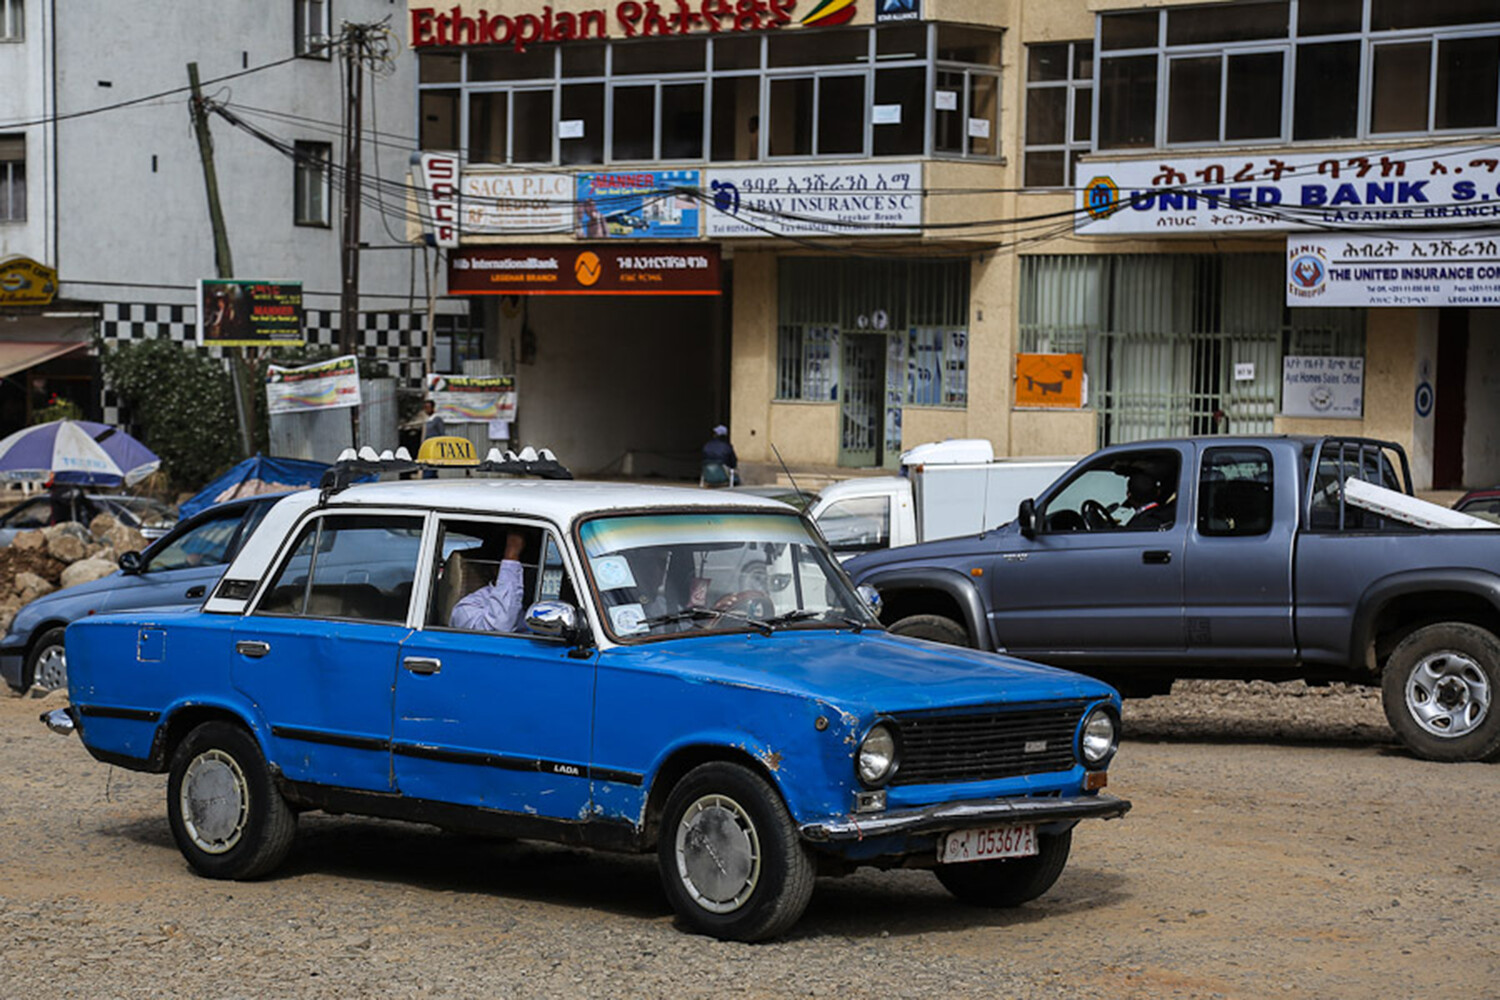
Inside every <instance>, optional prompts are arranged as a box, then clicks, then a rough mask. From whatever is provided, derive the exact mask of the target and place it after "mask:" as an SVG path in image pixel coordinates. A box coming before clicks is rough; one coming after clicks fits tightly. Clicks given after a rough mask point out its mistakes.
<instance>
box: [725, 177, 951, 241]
mask: <svg viewBox="0 0 1500 1000" xmlns="http://www.w3.org/2000/svg"><path fill="white" fill-rule="evenodd" d="M706 178H707V184H706V185H705V188H704V193H705V194H706V195H708V196H709V197H710V198H711V199H712V200H713V207H712V208H711V209H709V212H708V231H707V233H706V234H705V235H707V236H709V237H711V238H723V237H731V236H851V235H859V234H873V235H887V236H888V235H892V234H906V233H919V232H921V231H922V165H921V164H920V163H876V164H869V165H867V166H854V167H842V166H840V167H832V166H830V167H805V166H787V167H750V168H747V169H744V170H709V171H707V172H706Z"/></svg>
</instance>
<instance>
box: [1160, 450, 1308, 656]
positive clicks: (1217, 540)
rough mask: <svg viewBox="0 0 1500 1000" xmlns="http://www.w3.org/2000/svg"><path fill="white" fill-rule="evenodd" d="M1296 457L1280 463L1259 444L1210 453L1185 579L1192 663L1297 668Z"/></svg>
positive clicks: (1286, 455) (1281, 453)
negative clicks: (1294, 612)
mask: <svg viewBox="0 0 1500 1000" xmlns="http://www.w3.org/2000/svg"><path fill="white" fill-rule="evenodd" d="M1296 458H1297V456H1296V455H1295V453H1294V452H1293V450H1292V449H1289V448H1278V449H1277V450H1276V452H1275V455H1274V461H1273V453H1272V451H1271V450H1270V449H1267V448H1263V447H1256V446H1251V445H1233V446H1225V447H1217V448H1205V449H1204V450H1203V454H1202V456H1201V457H1200V459H1199V463H1198V470H1197V477H1198V493H1197V511H1196V517H1195V519H1194V523H1193V527H1192V533H1191V535H1190V538H1189V542H1188V554H1187V562H1186V574H1187V575H1186V579H1185V581H1184V582H1185V585H1186V586H1185V595H1186V600H1185V610H1184V613H1183V614H1184V623H1183V627H1184V632H1185V635H1186V639H1187V653H1188V656H1189V658H1192V659H1210V660H1216V661H1225V660H1255V661H1256V662H1257V663H1268V664H1269V663H1275V662H1282V663H1285V664H1287V665H1290V664H1291V663H1292V662H1294V660H1295V656H1296V643H1295V638H1294V635H1293V626H1292V548H1293V545H1294V544H1295V543H1296V534H1297V488H1296V484H1297V469H1296V466H1295V461H1296Z"/></svg>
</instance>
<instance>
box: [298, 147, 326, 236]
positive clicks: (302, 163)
mask: <svg viewBox="0 0 1500 1000" xmlns="http://www.w3.org/2000/svg"><path fill="white" fill-rule="evenodd" d="M292 148H293V150H294V152H295V155H294V156H293V158H292V171H293V173H292V223H293V224H294V225H297V226H305V227H309V228H314V229H329V228H332V226H333V211H332V204H333V144H332V143H328V142H313V141H303V140H301V139H298V140H296V141H295V142H293V144H292ZM314 190H317V191H319V204H320V208H321V212H320V213H318V214H320V215H321V218H318V217H316V216H315V215H314V213H310V212H308V211H306V209H308V208H309V207H310V206H309V204H308V203H309V201H310V199H311V193H312V191H314Z"/></svg>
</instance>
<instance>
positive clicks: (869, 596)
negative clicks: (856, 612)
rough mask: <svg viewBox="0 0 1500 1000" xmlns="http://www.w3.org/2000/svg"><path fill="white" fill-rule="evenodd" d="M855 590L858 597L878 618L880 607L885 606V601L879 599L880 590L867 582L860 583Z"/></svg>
mask: <svg viewBox="0 0 1500 1000" xmlns="http://www.w3.org/2000/svg"><path fill="white" fill-rule="evenodd" d="M855 592H856V593H857V594H859V596H860V599H861V600H862V601H864V602H865V604H866V605H868V606H869V608H870V610H871V611H872V612H874V614H875V617H876V618H879V617H880V609H881V608H883V607H885V602H884V601H882V600H881V599H880V591H878V590H876V589H875V588H874V587H872V586H870V585H869V584H868V583H862V584H860V585H859V586H858V587H856V588H855Z"/></svg>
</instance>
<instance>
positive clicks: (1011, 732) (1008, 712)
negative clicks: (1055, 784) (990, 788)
mask: <svg viewBox="0 0 1500 1000" xmlns="http://www.w3.org/2000/svg"><path fill="white" fill-rule="evenodd" d="M1083 710H1084V706H1083V705H1081V704H1065V705H1050V706H1048V707H1046V708H1024V709H1009V708H1004V707H999V706H997V707H995V708H991V709H981V710H978V711H974V710H968V711H965V712H963V713H961V714H960V713H941V714H939V713H931V714H928V713H923V714H911V715H897V716H894V717H893V718H892V721H893V722H894V723H895V724H896V727H897V729H898V730H899V731H900V734H901V746H902V753H901V768H900V770H898V771H897V772H896V777H895V779H894V780H892V782H891V784H893V785H937V784H952V783H955V782H961V781H993V780H994V779H996V778H1014V777H1017V776H1019V775H1023V774H1045V773H1047V772H1049V771H1066V770H1068V769H1069V768H1071V767H1072V766H1073V765H1074V764H1075V763H1076V760H1075V758H1074V756H1073V736H1074V734H1075V733H1076V732H1077V731H1078V723H1079V720H1080V719H1082V718H1083Z"/></svg>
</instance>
